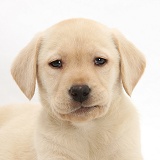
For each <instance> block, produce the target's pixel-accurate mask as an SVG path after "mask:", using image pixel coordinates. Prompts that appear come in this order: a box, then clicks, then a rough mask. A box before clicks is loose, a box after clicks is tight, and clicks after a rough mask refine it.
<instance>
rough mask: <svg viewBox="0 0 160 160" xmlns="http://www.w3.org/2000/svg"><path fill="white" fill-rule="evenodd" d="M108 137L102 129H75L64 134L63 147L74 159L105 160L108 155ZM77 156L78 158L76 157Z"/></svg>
mask: <svg viewBox="0 0 160 160" xmlns="http://www.w3.org/2000/svg"><path fill="white" fill-rule="evenodd" d="M108 144H109V139H108V136H107V134H105V133H103V132H102V131H100V130H99V131H98V130H97V131H93V132H91V131H80V130H79V131H77V132H76V133H73V134H70V135H66V137H65V140H64V141H63V145H64V148H65V149H66V150H67V152H68V151H69V152H68V154H70V155H69V156H71V157H72V158H73V159H75V157H76V159H75V160H82V159H83V160H106V158H107V157H108V155H109V152H110V151H109V150H108V149H109V147H108ZM78 157H79V159H78Z"/></svg>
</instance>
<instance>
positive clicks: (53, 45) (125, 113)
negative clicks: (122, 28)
mask: <svg viewBox="0 0 160 160" xmlns="http://www.w3.org/2000/svg"><path fill="white" fill-rule="evenodd" d="M96 57H101V58H104V59H107V63H106V64H105V65H103V66H97V65H95V64H94V60H95V58H96ZM55 60H62V62H63V66H62V68H53V67H51V66H50V65H49V63H50V62H52V61H55ZM144 68H145V58H144V57H143V55H142V54H141V52H140V51H139V50H138V49H136V47H135V46H134V45H133V44H131V43H130V42H129V41H128V40H127V39H126V38H125V37H124V36H123V35H122V34H121V33H119V32H118V31H116V30H114V29H110V28H107V27H106V26H104V25H102V24H100V23H97V22H95V21H92V20H87V19H71V20H66V21H63V22H60V23H58V24H56V25H54V26H52V27H51V28H49V29H47V30H46V31H44V32H41V33H39V34H38V35H36V36H35V38H34V39H33V40H32V41H31V42H30V43H29V44H28V45H27V46H26V47H25V48H24V49H23V50H22V51H21V53H20V54H19V55H18V57H17V58H16V60H15V62H14V63H13V66H12V71H11V72H12V75H13V78H14V79H15V81H16V82H17V84H18V86H19V87H20V89H21V90H22V91H23V93H24V94H25V95H26V96H27V97H28V98H29V99H31V98H32V96H33V95H34V91H35V85H36V79H37V81H38V86H39V93H40V98H41V104H42V106H41V105H32V104H22V105H20V104H19V105H10V106H6V107H3V108H1V109H0V160H142V155H141V147H140V131H139V118H138V114H137V111H136V109H135V107H134V105H133V104H132V102H131V101H130V98H129V96H130V95H131V93H132V91H133V89H134V87H135V86H136V84H137V82H138V80H139V79H140V77H141V75H142V73H143V71H144ZM73 85H88V86H89V87H90V88H91V93H90V95H89V98H88V99H87V100H86V101H84V102H83V103H82V104H80V103H78V102H75V101H74V100H72V98H71V96H70V95H69V93H68V91H69V89H70V87H71V86H73ZM123 87H124V89H125V91H124V90H123ZM125 92H126V93H127V94H128V95H127V94H126V93H125ZM80 106H83V107H93V109H92V110H90V111H84V112H80V113H76V112H75V110H77V109H78V108H79V107H80Z"/></svg>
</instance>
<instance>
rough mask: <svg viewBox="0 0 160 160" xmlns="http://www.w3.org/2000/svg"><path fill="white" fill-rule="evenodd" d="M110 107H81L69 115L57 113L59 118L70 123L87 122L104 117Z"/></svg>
mask: <svg viewBox="0 0 160 160" xmlns="http://www.w3.org/2000/svg"><path fill="white" fill-rule="evenodd" d="M107 110H108V107H104V106H98V105H97V106H93V107H80V108H78V109H77V110H74V111H72V112H70V113H67V114H61V113H56V115H57V116H58V118H60V119H62V120H66V121H70V122H79V123H80V122H86V121H91V120H93V119H96V118H99V117H102V116H104V115H105V114H106V112H107Z"/></svg>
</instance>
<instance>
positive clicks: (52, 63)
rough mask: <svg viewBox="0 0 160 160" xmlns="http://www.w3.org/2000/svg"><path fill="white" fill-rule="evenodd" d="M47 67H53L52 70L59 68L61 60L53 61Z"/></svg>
mask: <svg viewBox="0 0 160 160" xmlns="http://www.w3.org/2000/svg"><path fill="white" fill-rule="evenodd" d="M49 65H50V66H51V67H54V68H61V67H62V61H61V60H55V61H52V62H50V63H49Z"/></svg>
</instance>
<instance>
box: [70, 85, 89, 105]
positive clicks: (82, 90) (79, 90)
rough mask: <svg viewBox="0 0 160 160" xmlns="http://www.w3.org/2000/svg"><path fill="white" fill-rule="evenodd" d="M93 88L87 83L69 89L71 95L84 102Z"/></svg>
mask: <svg viewBox="0 0 160 160" xmlns="http://www.w3.org/2000/svg"><path fill="white" fill-rule="evenodd" d="M90 91H91V89H90V88H89V87H88V86H87V85H75V86H72V87H71V88H70V90H69V94H70V95H71V97H72V98H73V99H74V100H75V101H77V102H81V103H82V102H83V101H85V100H87V99H88V96H89V93H90Z"/></svg>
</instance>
